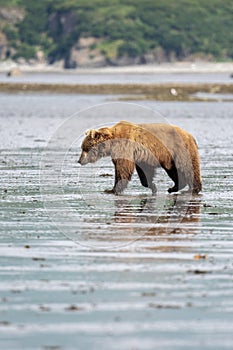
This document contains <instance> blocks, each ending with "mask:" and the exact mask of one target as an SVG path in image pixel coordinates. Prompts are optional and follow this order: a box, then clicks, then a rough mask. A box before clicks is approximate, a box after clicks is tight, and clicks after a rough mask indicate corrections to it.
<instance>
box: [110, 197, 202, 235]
mask: <svg viewBox="0 0 233 350" xmlns="http://www.w3.org/2000/svg"><path fill="white" fill-rule="evenodd" d="M187 199H188V198H187V197H186V196H185V195H182V194H181V195H174V196H172V197H170V196H167V197H165V198H164V197H163V198H162V199H161V198H157V197H156V196H154V197H146V198H142V199H141V200H140V201H139V204H138V205H137V209H136V210H135V205H132V202H131V200H127V199H120V198H117V199H116V200H115V207H116V211H115V215H114V221H115V223H119V224H124V228H125V231H126V232H125V233H128V234H129V233H130V231H131V232H133V231H134V232H135V230H136V231H137V230H141V232H142V235H141V236H142V237H144V239H145V238H146V237H147V236H160V235H167V234H178V233H181V234H186V233H189V232H190V233H194V232H197V230H198V225H197V224H198V223H199V220H200V209H201V199H200V198H199V197H193V198H189V199H188V200H187ZM127 224H128V225H127ZM192 224H195V225H192Z"/></svg>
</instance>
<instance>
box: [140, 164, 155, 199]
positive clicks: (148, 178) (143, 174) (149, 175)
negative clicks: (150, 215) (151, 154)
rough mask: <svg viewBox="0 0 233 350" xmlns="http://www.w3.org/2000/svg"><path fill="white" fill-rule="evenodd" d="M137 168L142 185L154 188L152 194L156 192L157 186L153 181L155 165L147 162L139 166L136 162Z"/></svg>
mask: <svg viewBox="0 0 233 350" xmlns="http://www.w3.org/2000/svg"><path fill="white" fill-rule="evenodd" d="M136 170H137V173H138V176H139V179H140V181H141V184H142V186H144V187H147V188H150V189H151V190H152V194H156V192H157V188H156V186H155V184H154V183H153V177H154V167H151V166H149V165H145V164H143V165H140V166H139V165H137V164H136Z"/></svg>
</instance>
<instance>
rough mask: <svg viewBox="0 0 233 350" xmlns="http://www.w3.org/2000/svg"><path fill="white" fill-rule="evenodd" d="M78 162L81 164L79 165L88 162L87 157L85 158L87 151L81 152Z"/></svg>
mask: <svg viewBox="0 0 233 350" xmlns="http://www.w3.org/2000/svg"><path fill="white" fill-rule="evenodd" d="M78 163H79V164H81V165H85V164H87V163H88V159H87V153H86V152H82V154H81V156H80V158H79V160H78Z"/></svg>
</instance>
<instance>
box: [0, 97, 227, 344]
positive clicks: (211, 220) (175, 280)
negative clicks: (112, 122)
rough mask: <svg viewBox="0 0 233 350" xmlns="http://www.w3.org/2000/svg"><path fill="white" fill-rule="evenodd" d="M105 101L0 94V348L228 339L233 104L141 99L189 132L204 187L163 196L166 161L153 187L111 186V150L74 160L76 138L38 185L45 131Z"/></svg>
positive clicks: (56, 151) (221, 341)
mask: <svg viewBox="0 0 233 350" xmlns="http://www.w3.org/2000/svg"><path fill="white" fill-rule="evenodd" d="M110 99H112V100H114V99H115V96H111V95H109V94H108V95H94V94H93V95H73V94H71V95H69V94H51V95H48V94H44V95H43V94H38V93H27V94H13V93H12V94H9V95H6V94H0V102H1V106H2V108H1V111H0V120H1V128H0V139H1V152H0V179H1V180H0V181H1V186H0V188H1V198H0V203H1V226H0V229H1V235H0V301H1V303H0V348H2V349H5V350H8V349H25V350H29V349H40V350H45V349H46V350H47V349H77V348H79V349H85V348H86V349H90V350H92V349H93V350H94V349H97V348H101V349H103V350H105V349H106V350H108V349H123V350H124V349H125V350H128V349H142V350H144V349H145V350H148V349H151V350H154V349H156V350H157V349H158V350H160V349H161V350H164V349H167V350H170V349H172V350H180V349H200V348H201V349H205V350H210V349H211V350H219V349H231V347H232V343H233V324H232V312H233V292H232V291H233V278H232V277H233V272H232V249H233V237H232V214H233V209H232V197H233V180H232V172H233V158H232V155H233V146H232V130H233V125H232V102H221V103H219V102H213V101H212V102H208V103H205V102H158V101H142V102H140V103H143V104H144V106H146V107H149V108H153V109H156V110H157V111H158V112H159V113H161V114H162V115H164V116H166V118H168V121H169V122H171V123H172V124H176V125H179V126H181V127H183V128H184V129H186V130H188V131H190V132H191V133H192V134H193V135H194V136H195V138H196V139H197V141H198V144H199V150H200V156H201V166H202V177H203V192H202V193H201V194H200V195H198V196H195V197H193V198H190V197H187V195H185V194H179V195H168V194H167V193H166V190H167V188H168V186H169V184H170V183H169V179H167V177H166V176H164V174H163V172H160V171H159V172H158V174H157V176H156V182H157V185H158V188H159V193H158V196H156V197H152V196H151V194H150V192H149V191H147V190H146V189H143V188H142V186H141V185H140V184H139V181H138V179H137V177H134V178H133V180H132V182H131V184H130V186H129V188H128V189H127V191H126V192H125V193H124V195H122V196H119V197H115V196H108V195H106V194H104V193H103V191H104V189H105V188H109V187H111V186H112V182H113V168H112V166H111V163H110V161H108V160H104V161H100V162H99V163H96V164H95V165H93V166H87V167H83V168H79V167H78V166H77V163H76V160H77V158H78V154H79V149H78V148H76V147H75V145H74V146H73V147H70V149H69V150H68V151H67V152H66V155H65V158H64V163H63V164H62V177H61V183H60V186H58V187H56V186H54V187H53V190H52V191H50V192H48V193H47V194H46V198H45V197H44V195H45V193H43V196H42V195H41V177H40V170H41V157H42V155H43V154H44V151H45V148H46V145H47V142H48V140H49V139H50V137H51V136H52V134H53V133H54V132H55V130H56V129H57V128H58V127H59V126H60V125H61V123H62V122H63V121H64V120H65V119H66V118H68V116H70V115H72V114H73V113H75V112H77V111H79V110H80V109H82V108H85V107H88V106H90V105H94V104H101V103H103V102H107V101H109V100H110ZM113 112H114V111H113ZM113 118H114V116H113ZM103 122H104V121H103ZM53 151H54V157H55V156H56V155H57V154H59V152H60V151H61V150H60V149H54V150H53ZM49 169H50V168H49V167H48V168H47V170H48V173H47V174H48V178H47V180H48V181H49V182H50V183H52V182H53V180H54V174H53V172H50V171H49ZM107 174H108V176H106V175H107ZM67 213H68V215H67ZM70 213H71V214H70Z"/></svg>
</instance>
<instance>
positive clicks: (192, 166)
mask: <svg viewBox="0 0 233 350" xmlns="http://www.w3.org/2000/svg"><path fill="white" fill-rule="evenodd" d="M106 156H110V157H111V158H112V162H113V164H114V166H115V183H114V186H113V189H112V190H109V191H106V192H108V193H115V194H119V193H121V192H122V191H123V190H124V189H125V188H126V186H127V184H128V182H129V181H130V180H131V177H132V175H133V172H134V169H135V168H136V171H137V173H138V176H139V178H140V181H141V184H142V185H143V186H145V187H149V188H150V189H151V190H152V192H153V193H156V186H155V184H154V183H153V176H154V173H155V169H156V168H157V167H159V166H161V167H162V168H163V169H164V170H165V171H166V172H167V174H168V176H169V177H170V178H171V179H172V180H173V181H174V186H173V187H172V188H169V189H168V192H169V193H171V192H177V191H179V190H181V189H182V188H184V187H185V186H186V185H188V186H189V190H190V191H191V192H192V193H194V194H195V193H198V192H200V191H201V188H202V183H201V175H200V160H199V154H198V149H197V144H196V142H195V140H194V138H193V137H192V135H190V134H189V133H188V132H186V131H184V130H182V129H181V128H179V127H177V126H172V125H169V124H133V123H129V122H126V121H121V122H119V123H117V124H116V125H114V126H112V127H104V128H100V129H98V130H87V131H86V137H85V139H84V140H83V142H82V154H81V156H80V159H79V163H80V164H81V165H85V164H87V163H94V162H96V161H97V160H98V159H100V158H102V157H106Z"/></svg>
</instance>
